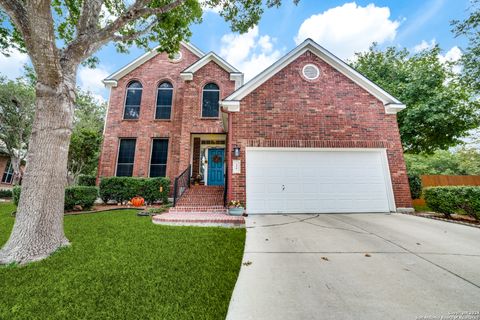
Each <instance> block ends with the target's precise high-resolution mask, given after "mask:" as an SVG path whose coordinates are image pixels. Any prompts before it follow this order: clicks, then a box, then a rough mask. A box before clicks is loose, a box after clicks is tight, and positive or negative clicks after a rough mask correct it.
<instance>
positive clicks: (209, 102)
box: [202, 83, 220, 118]
mask: <svg viewBox="0 0 480 320" xmlns="http://www.w3.org/2000/svg"><path fill="white" fill-rule="evenodd" d="M218 100H220V89H219V88H218V86H217V85H216V84H215V83H209V84H206V85H205V87H203V100H202V117H203V118H218V113H219V105H218Z"/></svg>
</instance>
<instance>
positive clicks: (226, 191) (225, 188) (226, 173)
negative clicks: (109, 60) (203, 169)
mask: <svg viewBox="0 0 480 320" xmlns="http://www.w3.org/2000/svg"><path fill="white" fill-rule="evenodd" d="M223 188H224V189H223V204H224V205H225V206H227V200H228V199H227V195H228V165H225V183H224V186H223Z"/></svg>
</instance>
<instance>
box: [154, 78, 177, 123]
mask: <svg viewBox="0 0 480 320" xmlns="http://www.w3.org/2000/svg"><path fill="white" fill-rule="evenodd" d="M172 97H173V86H172V84H171V83H170V82H162V83H161V84H160V85H159V86H158V90H157V109H156V111H155V119H170V115H171V113H172Z"/></svg>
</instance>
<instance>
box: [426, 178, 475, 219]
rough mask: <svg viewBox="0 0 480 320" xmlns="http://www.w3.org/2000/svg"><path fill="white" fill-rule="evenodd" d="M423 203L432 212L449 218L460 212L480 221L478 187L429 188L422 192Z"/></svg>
mask: <svg viewBox="0 0 480 320" xmlns="http://www.w3.org/2000/svg"><path fill="white" fill-rule="evenodd" d="M424 194H425V196H424V197H425V203H426V204H427V206H428V207H429V208H430V209H432V210H433V211H436V212H439V213H443V214H444V215H445V216H446V217H449V216H450V215H451V214H452V213H461V212H462V211H463V212H464V213H465V214H467V215H469V216H471V217H473V218H475V219H477V220H480V187H471V186H448V187H431V188H426V189H425V191H424Z"/></svg>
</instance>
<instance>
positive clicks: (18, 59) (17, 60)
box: [0, 49, 30, 80]
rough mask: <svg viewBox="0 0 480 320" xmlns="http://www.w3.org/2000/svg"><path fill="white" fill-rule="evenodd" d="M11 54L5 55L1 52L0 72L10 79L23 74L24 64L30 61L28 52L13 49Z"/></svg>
mask: <svg viewBox="0 0 480 320" xmlns="http://www.w3.org/2000/svg"><path fill="white" fill-rule="evenodd" d="M9 54H10V56H9V57H7V56H4V55H3V54H1V53H0V66H1V67H0V74H1V75H3V76H6V77H7V78H9V79H12V80H13V79H16V78H18V77H20V76H22V75H23V66H24V64H26V63H28V62H29V61H30V58H29V57H28V55H27V54H25V53H21V52H20V51H18V50H15V49H13V50H11V51H10V53H9Z"/></svg>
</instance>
